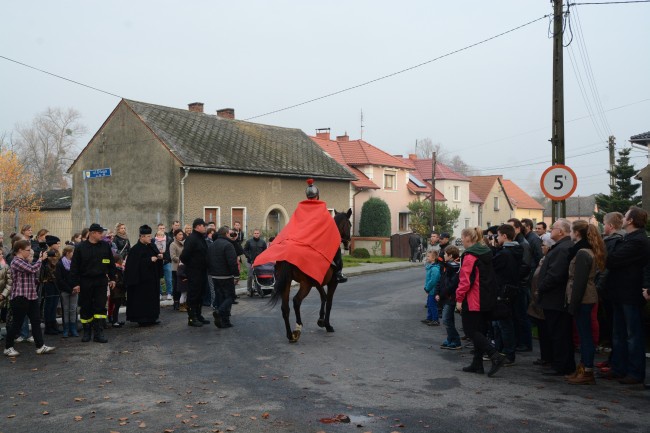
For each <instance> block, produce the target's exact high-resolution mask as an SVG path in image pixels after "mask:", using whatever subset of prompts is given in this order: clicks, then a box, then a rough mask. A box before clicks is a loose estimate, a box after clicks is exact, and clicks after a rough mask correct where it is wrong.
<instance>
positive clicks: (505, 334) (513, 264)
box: [492, 224, 524, 366]
mask: <svg viewBox="0 0 650 433" xmlns="http://www.w3.org/2000/svg"><path fill="white" fill-rule="evenodd" d="M514 237H515V229H514V228H513V227H512V226H511V225H508V224H503V225H502V226H500V227H499V229H498V231H497V243H498V246H497V247H496V248H495V249H494V251H493V252H494V258H493V259H492V267H493V268H494V276H495V278H496V281H497V285H498V288H499V289H498V290H499V296H500V297H501V298H503V301H505V302H507V303H508V304H509V306H510V316H509V317H504V318H503V319H501V320H496V321H494V322H493V325H494V330H495V336H494V339H495V342H496V348H497V350H498V351H499V352H501V353H503V354H504V355H505V356H506V360H505V362H504V363H503V365H506V366H509V365H514V364H515V346H516V340H515V322H514V320H515V317H514V307H515V301H516V299H517V296H518V295H519V293H518V292H519V280H520V275H519V270H520V268H521V261H522V260H523V256H524V249H523V247H522V246H521V245H519V243H518V242H516V241H515V240H514Z"/></svg>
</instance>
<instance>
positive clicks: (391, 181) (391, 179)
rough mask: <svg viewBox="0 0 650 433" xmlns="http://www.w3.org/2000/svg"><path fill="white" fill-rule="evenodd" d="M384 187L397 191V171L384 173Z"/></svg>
mask: <svg viewBox="0 0 650 433" xmlns="http://www.w3.org/2000/svg"><path fill="white" fill-rule="evenodd" d="M384 189H386V190H390V191H395V190H396V189H397V183H396V182H395V173H384Z"/></svg>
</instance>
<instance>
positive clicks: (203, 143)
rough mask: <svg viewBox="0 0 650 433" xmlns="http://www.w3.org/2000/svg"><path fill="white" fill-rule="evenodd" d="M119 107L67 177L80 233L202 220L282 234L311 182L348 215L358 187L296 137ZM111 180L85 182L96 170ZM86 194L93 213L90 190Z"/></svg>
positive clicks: (176, 112) (228, 119)
mask: <svg viewBox="0 0 650 433" xmlns="http://www.w3.org/2000/svg"><path fill="white" fill-rule="evenodd" d="M203 107H204V105H203V104H202V103H192V104H189V109H179V108H171V107H164V106H159V105H154V104H148V103H144V102H138V101H131V100H127V99H123V100H122V101H121V102H120V103H119V104H118V105H117V107H116V108H115V109H114V110H113V112H112V113H111V114H110V115H109V116H108V118H107V119H106V121H105V122H104V124H103V125H102V126H101V128H100V129H99V130H98V131H97V133H96V134H95V135H94V137H93V138H92V139H91V140H90V142H89V143H88V145H87V146H86V147H85V148H84V150H83V151H82V152H81V154H80V155H79V157H78V158H77V159H76V160H75V161H74V163H73V164H72V166H71V167H70V169H69V171H68V172H69V173H71V174H72V177H73V194H72V220H73V226H74V227H83V226H85V225H87V224H88V222H99V223H100V224H102V225H104V226H109V227H112V226H113V225H114V224H115V223H116V222H124V223H126V224H127V227H129V228H130V231H131V232H132V233H134V232H136V230H137V227H138V226H139V225H141V224H144V223H147V224H149V225H152V224H156V223H158V222H162V223H165V224H167V225H169V224H170V223H171V222H172V221H173V220H176V219H178V220H180V221H181V222H184V223H191V222H192V220H193V219H194V218H196V217H203V218H204V219H206V221H214V222H215V223H216V224H217V225H224V224H226V225H232V224H233V223H234V221H236V220H238V221H241V222H242V225H243V227H244V231H245V232H247V233H248V232H251V231H252V229H253V228H261V229H265V230H267V232H268V234H269V235H270V234H274V233H277V232H278V231H279V230H280V229H282V227H284V225H285V224H286V222H287V220H288V218H289V216H290V215H291V214H292V213H293V211H294V210H295V208H296V205H297V203H298V202H299V201H301V200H304V199H305V194H304V191H305V188H306V186H307V184H306V182H305V181H306V179H307V178H313V179H314V180H315V183H316V185H317V186H318V187H319V189H320V190H321V199H322V200H325V201H327V203H328V206H329V207H330V208H336V209H337V210H347V209H348V208H349V188H350V186H349V185H350V181H352V180H354V179H355V177H354V176H353V175H352V174H351V173H350V172H349V171H348V170H346V169H345V168H344V167H342V166H341V165H340V164H338V163H337V162H336V161H335V160H333V159H332V158H331V157H329V156H328V155H326V154H325V153H324V152H323V151H322V149H321V148H320V147H318V146H317V145H316V144H315V143H314V142H313V141H312V140H310V139H309V137H307V135H305V134H304V133H303V132H302V131H300V130H299V129H291V128H282V127H277V126H271V125H263V124H258V123H252V122H245V121H241V120H236V119H235V113H234V110H233V109H223V110H218V111H217V113H216V115H214V114H207V113H204V112H203ZM103 168H110V169H111V175H110V176H109V177H101V178H90V179H86V178H85V176H84V173H88V171H89V170H92V169H103ZM85 188H87V190H88V206H86V205H85V194H84V190H85Z"/></svg>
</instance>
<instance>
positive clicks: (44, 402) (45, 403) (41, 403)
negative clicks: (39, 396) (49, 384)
mask: <svg viewBox="0 0 650 433" xmlns="http://www.w3.org/2000/svg"><path fill="white" fill-rule="evenodd" d="M39 404H40V405H41V406H47V405H48V404H49V403H48V402H46V401H42V402H40V403H39Z"/></svg>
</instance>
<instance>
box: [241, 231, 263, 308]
mask: <svg viewBox="0 0 650 433" xmlns="http://www.w3.org/2000/svg"><path fill="white" fill-rule="evenodd" d="M260 236H261V233H260V230H259V229H255V230H253V237H252V238H250V239H249V240H247V241H246V244H245V245H244V255H245V256H246V265H247V267H248V281H247V282H246V288H247V289H248V293H249V295H250V296H253V280H254V277H253V269H252V266H253V262H255V259H256V258H257V256H258V255H259V254H260V253H261V252H262V251H264V250H265V249H266V242H264V239H262V238H261V237H260Z"/></svg>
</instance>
